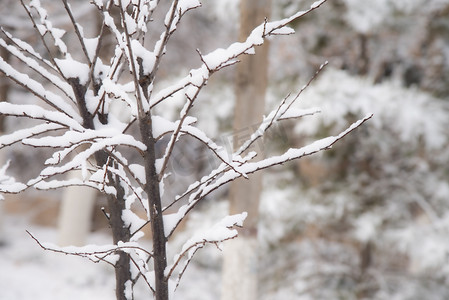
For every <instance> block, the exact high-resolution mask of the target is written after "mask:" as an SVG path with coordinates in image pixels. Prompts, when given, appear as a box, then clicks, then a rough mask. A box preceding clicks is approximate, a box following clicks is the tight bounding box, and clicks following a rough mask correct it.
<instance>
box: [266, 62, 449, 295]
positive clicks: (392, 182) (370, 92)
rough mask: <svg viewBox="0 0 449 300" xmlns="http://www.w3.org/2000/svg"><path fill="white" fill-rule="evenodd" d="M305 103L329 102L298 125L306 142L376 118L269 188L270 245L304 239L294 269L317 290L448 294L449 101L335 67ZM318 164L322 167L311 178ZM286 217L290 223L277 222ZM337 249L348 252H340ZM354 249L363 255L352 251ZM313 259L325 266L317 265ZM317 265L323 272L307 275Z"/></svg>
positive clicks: (272, 247) (269, 248)
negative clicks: (367, 115) (360, 118)
mask: <svg viewBox="0 0 449 300" xmlns="http://www.w3.org/2000/svg"><path fill="white" fill-rule="evenodd" d="M297 105H298V107H300V108H301V107H310V105H318V106H320V107H321V108H322V109H323V113H322V114H321V115H320V116H319V117H316V118H310V119H308V120H303V121H300V122H298V123H297V124H296V125H295V127H294V131H295V132H296V134H297V135H296V136H302V138H299V140H300V141H301V142H304V141H307V140H308V139H310V138H312V137H314V138H318V137H320V136H326V135H329V134H332V132H333V131H334V130H337V131H338V128H342V127H343V126H344V121H343V120H346V121H348V120H351V119H353V118H354V117H355V116H357V115H359V114H363V113H364V112H367V111H370V112H371V111H372V112H374V114H375V116H376V118H374V119H373V120H372V122H371V123H370V125H371V126H369V127H368V126H366V127H363V128H362V129H361V130H359V131H357V132H356V133H354V134H353V135H351V136H350V137H348V139H347V140H346V143H344V144H339V145H336V146H335V147H334V148H333V149H332V150H331V151H327V152H324V153H322V154H321V155H319V156H314V157H310V158H307V159H304V160H300V161H298V166H299V167H298V173H297V174H298V176H299V177H300V179H299V185H300V187H299V188H289V189H284V190H283V193H282V194H279V193H278V192H276V189H278V188H279V187H278V188H272V189H270V190H271V191H270V190H269V191H268V192H267V194H266V195H265V196H264V201H263V202H262V210H263V218H262V220H267V221H264V222H263V223H262V228H263V229H262V236H263V239H264V240H265V241H266V247H267V249H266V250H265V251H267V253H271V255H279V252H282V248H280V247H279V243H284V244H286V245H287V246H285V247H286V249H289V248H291V249H294V247H295V246H293V245H291V243H289V241H291V240H292V239H295V240H296V241H297V242H298V243H299V245H300V246H296V247H297V248H296V251H298V252H299V253H301V256H297V258H296V261H294V262H293V261H292V262H290V265H295V266H296V267H295V269H294V270H291V271H290V272H293V274H295V275H292V276H297V277H296V279H297V280H298V281H299V282H303V284H304V285H305V286H307V287H308V286H311V285H312V284H316V285H317V286H320V287H322V289H317V290H316V294H314V293H315V291H314V292H311V293H310V294H314V295H315V296H316V297H319V298H320V296H318V295H327V296H322V297H324V298H326V297H331V295H336V294H339V293H340V292H342V291H346V292H347V291H350V294H351V293H352V297H355V295H356V293H357V291H358V290H359V289H360V288H362V289H363V288H366V290H365V293H366V294H364V295H365V296H366V297H368V298H370V299H385V298H389V299H391V298H393V297H395V296H397V297H398V299H399V298H400V299H416V297H418V296H416V295H424V296H422V297H421V296H419V297H418V298H428V297H431V298H432V299H444V298H445V297H444V296H443V295H446V296H447V295H448V293H449V291H448V290H447V288H445V283H447V281H448V280H449V277H448V275H449V274H448V268H447V263H446V255H447V253H448V251H449V247H448V245H447V243H445V242H443V241H445V240H446V239H447V237H448V228H449V227H448V216H447V211H448V209H449V205H448V201H447V197H448V196H447V195H448V194H449V184H448V174H449V166H448V165H447V161H448V160H449V153H448V151H447V148H448V145H449V132H448V131H447V128H449V119H448V118H447V115H448V113H449V106H448V103H447V102H446V101H444V100H441V99H437V98H434V97H433V96H431V95H430V94H428V93H425V92H422V91H419V90H417V89H416V88H409V89H406V88H403V87H401V86H400V85H399V84H397V83H396V82H392V81H385V82H383V83H381V84H373V82H372V80H370V79H368V78H361V77H357V76H351V75H349V74H348V72H346V71H341V70H335V69H330V70H327V72H326V73H325V74H323V76H321V77H320V78H319V79H318V80H317V81H316V82H315V83H314V85H313V87H312V88H311V89H308V90H307V91H306V92H305V93H304V94H303V98H302V101H301V102H298V103H297ZM354 149H357V151H354ZM305 162H307V164H306V163H305ZM317 170H322V173H321V174H320V176H317V179H316V181H315V182H311V178H312V177H313V174H314V172H316V171H317ZM297 180H298V179H297V177H292V178H290V177H288V176H286V178H285V179H284V181H285V182H292V181H297ZM284 185H285V183H284ZM290 186H291V185H290ZM273 199H275V200H276V203H278V204H277V205H276V207H273V205H274V204H273ZM268 220H269V221H268ZM280 222H285V224H287V225H286V226H273V225H272V224H280ZM310 244H312V245H313V247H312V248H310V247H311V246H310ZM334 247H337V248H340V250H338V249H334V250H335V252H332V251H333V250H332V249H333V248H334ZM286 251H292V250H286ZM273 253H274V254H273ZM332 253H333V254H332ZM347 253H353V254H352V255H350V256H349V259H348V257H347ZM287 255H288V254H287ZM328 258H332V259H328ZM313 263H315V264H316V265H318V266H320V267H319V268H318V269H320V270H317V267H316V265H315V267H311V266H309V265H310V264H312V265H313ZM278 267H280V268H285V266H282V265H281V266H278ZM307 270H309V271H310V272H311V273H312V274H313V275H314V277H312V275H311V274H305V275H304V274H302V273H303V272H306V271H307ZM325 270H327V271H325ZM267 276H269V275H267ZM310 278H314V279H310ZM314 280H315V281H314ZM329 280H335V281H336V282H340V285H335V286H332V285H330V284H329ZM412 286H413V291H414V293H411V294H409V289H410V288H411V287H412ZM301 290H303V289H298V291H301ZM298 293H299V292H298ZM326 293H327V294H326ZM306 294H307V293H306ZM429 295H432V296H429ZM348 297H349V296H348ZM441 297H442V298H441Z"/></svg>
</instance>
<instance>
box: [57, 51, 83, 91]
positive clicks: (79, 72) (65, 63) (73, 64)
mask: <svg viewBox="0 0 449 300" xmlns="http://www.w3.org/2000/svg"><path fill="white" fill-rule="evenodd" d="M55 62H56V63H57V64H58V67H59V69H60V70H61V72H62V75H63V76H64V77H65V78H75V79H76V78H78V79H79V83H80V84H81V85H84V84H86V83H87V81H88V80H89V71H90V69H89V66H88V65H87V64H84V63H81V62H79V61H76V60H73V59H70V58H66V59H58V58H55Z"/></svg>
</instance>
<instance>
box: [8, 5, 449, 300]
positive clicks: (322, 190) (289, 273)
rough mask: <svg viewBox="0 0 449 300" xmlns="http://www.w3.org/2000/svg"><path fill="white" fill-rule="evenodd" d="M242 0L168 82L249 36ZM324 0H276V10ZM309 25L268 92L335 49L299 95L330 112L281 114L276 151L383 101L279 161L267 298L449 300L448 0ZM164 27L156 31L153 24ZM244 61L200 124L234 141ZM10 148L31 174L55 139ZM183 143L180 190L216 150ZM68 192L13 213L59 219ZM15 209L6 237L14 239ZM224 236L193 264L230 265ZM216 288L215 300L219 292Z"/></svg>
mask: <svg viewBox="0 0 449 300" xmlns="http://www.w3.org/2000/svg"><path fill="white" fill-rule="evenodd" d="M41 2H42V3H43V4H44V6H45V7H46V8H47V9H48V11H49V13H50V14H53V15H52V16H51V18H52V21H53V22H54V23H55V24H57V25H59V26H62V27H66V29H67V30H70V28H71V27H70V24H69V22H68V21H69V20H68V19H67V17H66V16H65V15H64V14H63V13H62V12H63V8H62V5H61V4H60V3H59V1H48V0H47V1H44V0H42V1H41ZM88 2H89V1H84V0H83V1H81V0H78V1H72V6H74V7H76V8H77V9H76V10H75V12H76V14H77V16H76V17H77V18H78V19H79V21H80V22H81V23H83V24H86V22H87V23H90V24H91V27H88V26H86V25H84V27H85V30H86V31H88V30H92V32H93V33H94V32H97V27H96V24H97V21H96V20H97V19H96V18H97V16H96V13H95V9H94V7H93V6H92V5H90V4H89V3H88ZM238 2H239V1H238V0H220V1H210V0H204V1H203V7H202V8H200V9H197V10H195V11H193V12H191V13H190V15H189V16H187V17H186V18H185V19H184V26H181V27H180V29H179V31H178V32H177V33H176V36H175V37H174V38H173V41H172V43H171V44H170V45H169V49H168V51H167V56H166V57H165V61H164V62H163V65H162V66H161V71H160V72H161V73H162V74H164V76H163V77H164V78H165V79H164V82H159V83H158V86H156V89H158V88H159V89H160V88H162V87H165V86H167V85H169V84H170V83H171V82H174V81H176V80H177V79H178V78H180V77H183V76H184V74H185V73H186V71H188V70H189V69H190V68H194V67H197V66H198V65H199V64H200V63H201V62H200V59H199V56H198V54H197V53H196V49H197V48H198V49H199V50H201V52H202V53H208V52H210V51H212V50H214V49H215V48H217V47H224V46H226V45H228V44H229V43H231V42H233V41H235V40H236V39H237V32H238V13H239V10H238ZM312 2H313V1H306V0H276V1H273V7H272V16H271V19H273V20H274V19H279V18H282V17H286V16H288V15H290V14H291V13H293V12H295V11H298V10H302V9H305V8H307V7H309V6H310V4H311V3H312ZM158 21H160V20H158V19H157V18H156V20H155V22H158ZM0 23H1V25H2V26H3V27H4V28H7V29H8V30H9V31H12V32H14V33H16V34H18V35H19V36H20V37H22V38H24V39H26V40H27V41H29V42H30V43H32V44H33V42H34V43H35V45H36V50H37V51H39V50H40V49H39V47H41V46H40V43H38V41H37V38H36V36H35V34H34V33H33V31H32V30H31V26H30V22H29V20H28V19H27V16H26V15H25V12H24V11H23V9H22V8H21V5H20V2H19V1H15V0H2V1H1V2H0ZM64 24H66V25H64ZM294 26H295V30H296V34H295V35H292V36H287V37H279V38H276V39H273V40H271V41H270V47H271V48H270V54H269V57H270V62H269V75H268V76H269V86H268V93H267V107H271V106H272V105H271V104H272V103H275V101H279V100H280V99H282V98H283V97H284V96H285V95H287V94H288V93H289V92H295V91H297V90H299V89H300V88H301V87H302V86H303V85H304V84H305V82H307V81H308V80H309V79H310V77H311V76H312V75H313V74H314V72H315V71H316V70H317V68H318V67H319V66H320V65H321V64H322V63H324V62H325V61H329V65H328V67H326V68H325V70H324V71H323V73H322V74H320V76H319V77H318V79H317V80H316V81H314V83H313V84H312V85H311V86H310V87H309V88H308V89H307V90H306V92H305V93H304V94H303V95H302V96H301V98H300V103H299V104H300V106H301V107H303V108H308V107H316V106H318V107H320V108H321V109H322V113H321V114H319V115H315V116H312V117H306V118H304V119H303V120H302V121H301V122H299V123H297V122H295V123H285V126H282V127H278V128H275V129H274V130H273V131H272V133H271V136H270V137H271V139H270V140H269V141H267V142H266V143H265V144H264V146H263V147H265V151H267V152H269V153H278V152H280V150H281V149H286V148H288V147H298V146H300V145H303V144H305V143H306V142H308V141H311V140H314V139H316V138H321V137H325V136H328V135H331V134H336V133H337V132H339V131H341V130H343V128H344V127H345V126H346V125H347V124H349V123H350V122H352V121H355V120H356V119H358V118H360V117H361V116H363V115H365V114H367V113H369V112H372V113H374V117H373V119H372V120H371V121H370V122H368V123H366V124H365V125H364V126H363V127H362V128H361V129H359V130H357V131H356V132H355V133H353V134H351V135H349V136H347V137H346V138H345V139H344V140H343V141H342V142H340V143H338V145H336V146H335V147H334V148H333V149H332V150H330V151H326V152H324V153H322V154H320V155H314V156H313V157H310V158H306V159H300V160H299V161H298V162H294V163H290V164H288V165H287V168H285V167H283V168H275V169H272V170H270V171H269V172H266V173H265V175H264V191H263V195H262V202H261V207H260V212H261V220H260V224H259V239H260V243H261V254H260V255H261V258H260V262H261V266H260V272H259V274H260V282H261V284H260V289H261V291H260V294H261V298H262V299H449V260H448V259H449V242H448V241H449V147H448V146H449V101H448V100H449V1H448V0H365V1H357V0H329V1H327V3H326V4H325V5H323V6H322V7H321V8H320V9H319V10H317V11H315V12H314V13H312V14H310V15H308V16H306V17H305V18H302V19H301V20H300V21H298V22H297V23H295V25H294ZM152 38H157V37H152V36H151V33H150V35H149V41H151V39H152ZM68 44H69V45H70V41H68ZM78 50H80V49H78ZM78 50H72V53H73V51H78ZM2 51H3V50H2ZM41 53H42V52H41ZM1 56H2V58H4V59H6V58H7V57H8V55H7V53H6V52H2V53H1ZM13 62H14V61H13ZM17 65H18V68H19V64H17ZM233 76H234V73H233V69H232V68H229V69H228V70H226V71H225V72H224V73H223V74H219V75H217V77H214V78H212V79H211V81H210V82H209V85H208V88H207V89H206V90H205V91H204V92H205V93H204V94H203V95H202V96H201V99H202V100H201V101H199V102H198V103H200V104H199V105H198V106H197V107H196V108H195V111H196V114H197V116H198V120H199V127H200V128H201V129H202V130H204V131H205V132H207V133H209V134H210V135H213V136H215V138H216V140H217V142H218V143H219V144H224V145H225V146H226V145H228V144H229V143H230V140H232V114H233V107H234V98H235V96H234V92H233V91H234V90H233ZM8 87H9V88H8ZM0 95H1V96H0V98H1V100H5V99H8V101H14V99H15V98H18V97H22V98H23V97H29V95H26V94H25V93H24V91H23V90H21V89H20V88H18V87H17V86H15V85H9V82H8V81H7V80H5V79H4V78H2V79H1V94H0ZM179 100H181V99H179ZM30 101H34V100H33V98H32V97H30ZM181 105H182V102H181V101H178V100H177V99H173V101H172V102H170V103H166V104H164V106H163V107H162V106H161V108H160V111H159V112H158V113H160V114H162V115H164V116H166V117H167V118H170V117H171V118H173V117H174V116H175V115H176V114H177V113H178V112H179V110H180V109H181ZM20 122H22V120H17V119H8V120H7V122H6V123H5V124H4V128H3V129H2V130H3V131H6V132H8V131H11V130H13V129H17V128H20V126H22V125H21V124H20ZM229 145H230V144H229ZM3 151H5V150H3ZM6 151H7V153H6V156H7V158H8V159H12V161H13V164H12V165H11V168H12V170H13V171H14V173H15V176H16V177H18V178H28V177H31V176H32V175H31V174H32V173H33V172H38V168H36V170H34V169H33V164H34V163H35V162H36V161H39V162H42V161H44V159H45V153H43V152H42V153H41V152H40V150H33V151H32V153H30V151H29V149H22V148H20V147H15V148H11V149H8V150H6ZM178 151H179V153H178V154H177V155H176V156H175V157H177V158H178V159H176V160H174V161H172V166H171V168H172V170H173V174H174V176H172V179H171V185H170V188H166V191H167V192H168V193H170V194H172V195H176V194H177V192H178V191H180V190H181V189H180V188H179V187H180V186H182V185H183V184H187V183H189V182H191V180H190V178H191V177H198V176H199V175H201V174H202V173H203V172H204V171H205V170H207V169H210V168H212V167H213V166H214V163H216V162H214V161H211V159H210V158H209V157H207V156H206V155H205V154H203V151H204V149H202V148H201V147H200V146H199V145H196V144H195V143H193V142H187V141H186V143H185V145H184V147H183V148H182V149H178ZM60 196H61V193H60V192H54V193H49V194H42V193H39V192H35V191H30V192H29V193H28V194H27V199H26V200H24V199H23V197H24V196H22V195H21V196H14V197H9V198H8V199H7V200H6V201H5V202H4V203H3V206H4V215H5V217H6V219H5V220H6V221H8V220H10V218H11V215H13V216H14V218H18V215H17V213H20V214H21V215H25V216H26V220H27V222H32V223H34V224H36V223H37V224H38V225H46V226H53V227H54V226H56V224H57V213H58V206H57V205H58V203H59V200H60V198H61V197H60ZM226 197H227V191H226V190H221V191H218V192H217V193H216V194H215V195H214V196H213V197H210V199H209V200H210V201H209V202H207V203H204V204H203V205H202V207H201V209H200V210H199V211H198V212H196V213H194V214H193V216H192V217H191V218H190V220H189V222H188V223H187V225H186V227H185V234H189V230H193V228H195V226H207V224H208V222H209V220H212V219H213V218H214V217H215V216H216V215H217V214H218V215H220V214H225V213H226V209H227V204H226V201H225V200H226ZM99 202H100V204H98V205H99V206H101V205H102V204H101V199H100V200H99ZM96 211H97V213H96V215H97V216H96V217H94V218H95V220H96V221H95V223H94V225H93V230H94V231H99V232H101V230H104V229H105V226H106V225H105V224H106V221H105V220H103V218H104V216H101V212H100V209H96ZM6 221H4V222H3V229H2V231H3V242H4V243H5V246H4V247H2V248H1V249H0V251H7V248H8V243H9V244H10V243H14V236H11V234H9V235H8V232H9V228H10V227H9V226H12V225H11V224H9V223H8V222H11V221H8V222H6ZM211 222H212V221H211ZM29 226H31V225H29ZM183 234H184V233H183ZM36 248H37V246H36ZM211 251H212V252H209V251H208V250H206V251H204V252H203V254H201V255H200V256H198V258H197V260H196V261H195V264H197V266H200V269H201V270H202V271H198V269H196V268H193V270H192V271H191V272H195V270H196V271H198V272H204V274H219V272H220V271H219V270H220V263H221V254H220V253H219V252H218V251H216V249H211ZM216 252H218V253H216ZM0 259H1V258H0ZM86 263H88V262H86ZM2 264H3V262H2ZM1 272H2V271H0V273H1ZM2 276H4V275H2ZM190 276H191V277H192V278H194V277H195V275H194V274H193V273H192V274H191V275H190ZM212 277H213V276H212ZM197 280H198V279H197ZM205 280H207V279H205ZM187 281H188V280H187ZM187 286H188V284H187ZM186 289H187V287H184V288H183V287H182V286H181V288H180V293H181V294H182V293H187V294H188V292H187V291H186ZM211 293H212V294H207V293H206V294H205V295H206V296H204V297H205V298H204V299H213V298H215V296H214V295H216V294H214V293H215V292H214V291H211ZM187 294H186V295H187ZM192 297H193V296H192ZM195 297H198V296H195ZM186 298H188V297H186ZM16 299H17V298H16ZM192 299H194V298H192ZM195 299H200V298H195Z"/></svg>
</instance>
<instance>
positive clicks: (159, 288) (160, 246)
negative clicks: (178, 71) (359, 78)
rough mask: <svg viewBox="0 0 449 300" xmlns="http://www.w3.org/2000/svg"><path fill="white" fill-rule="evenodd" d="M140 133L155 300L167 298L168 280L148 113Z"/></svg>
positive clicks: (141, 121) (141, 123)
mask: <svg viewBox="0 0 449 300" xmlns="http://www.w3.org/2000/svg"><path fill="white" fill-rule="evenodd" d="M139 124H140V133H141V137H142V142H143V143H144V144H145V145H146V146H147V151H145V154H144V160H145V162H144V164H145V174H146V185H145V192H146V194H147V195H148V204H149V207H150V220H151V231H152V233H153V261H154V273H155V288H156V300H168V281H167V280H166V279H165V273H164V272H165V269H166V267H167V252H166V242H167V239H166V237H165V231H164V220H163V216H162V203H161V196H160V192H159V177H158V175H157V172H156V165H155V162H156V153H155V141H154V137H153V130H152V127H153V125H152V119H151V115H150V114H149V113H148V114H147V115H145V116H144V117H143V118H142V119H141V120H140V123H139Z"/></svg>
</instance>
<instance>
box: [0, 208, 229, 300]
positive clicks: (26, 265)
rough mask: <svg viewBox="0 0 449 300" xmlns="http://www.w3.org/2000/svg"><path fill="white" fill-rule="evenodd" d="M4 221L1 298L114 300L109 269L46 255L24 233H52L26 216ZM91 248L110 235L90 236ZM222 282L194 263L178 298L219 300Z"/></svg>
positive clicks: (43, 236) (49, 237)
mask: <svg viewBox="0 0 449 300" xmlns="http://www.w3.org/2000/svg"><path fill="white" fill-rule="evenodd" d="M3 222H4V224H3V225H4V229H5V230H4V234H5V236H4V237H5V243H4V244H3V245H2V246H1V247H0V266H1V270H0V290H1V291H2V292H1V295H0V299H2V300H29V299H33V300H44V299H45V300H53V299H55V300H56V299H58V300H59V299H64V300H71V299H73V300H75V299H77V300H79V299H83V300H90V299H95V300H110V299H114V298H115V292H114V273H113V269H112V267H111V266H109V265H107V264H105V263H98V264H95V263H92V262H90V261H89V260H87V259H84V258H81V257H76V256H68V255H64V254H58V253H52V252H49V251H45V250H43V249H42V248H40V247H39V245H38V244H37V243H36V242H35V241H34V240H33V239H32V238H31V237H30V236H29V235H28V234H27V233H26V231H25V230H29V231H30V232H32V233H33V235H35V236H36V237H37V238H39V240H41V241H46V242H54V241H55V240H56V236H57V234H56V230H55V229H54V228H50V227H42V226H37V225H33V224H30V223H29V222H28V221H27V220H26V218H25V217H22V216H17V215H15V216H7V217H5V218H4V220H3ZM88 243H89V244H107V243H109V237H108V236H107V234H106V231H104V232H97V233H92V234H91V235H90V237H89V241H88ZM219 282H220V271H219V269H217V268H215V267H213V268H211V267H208V266H205V265H201V264H199V263H192V264H191V265H190V267H189V269H188V270H187V271H186V273H185V277H184V278H183V281H182V283H181V285H180V286H179V288H178V291H177V293H176V295H175V299H192V300H193V299H199V300H201V299H204V300H206V299H216V298H217V297H218V296H219V294H220V290H219V288H220V285H219ZM137 295H142V296H143V295H148V290H147V289H145V287H144V286H141V287H140V288H138V290H137ZM145 298H146V299H149V298H148V296H147V297H145ZM137 299H138V298H137Z"/></svg>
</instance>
